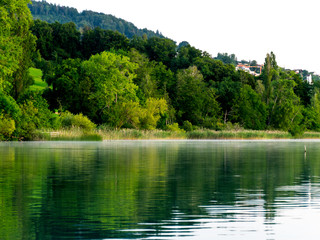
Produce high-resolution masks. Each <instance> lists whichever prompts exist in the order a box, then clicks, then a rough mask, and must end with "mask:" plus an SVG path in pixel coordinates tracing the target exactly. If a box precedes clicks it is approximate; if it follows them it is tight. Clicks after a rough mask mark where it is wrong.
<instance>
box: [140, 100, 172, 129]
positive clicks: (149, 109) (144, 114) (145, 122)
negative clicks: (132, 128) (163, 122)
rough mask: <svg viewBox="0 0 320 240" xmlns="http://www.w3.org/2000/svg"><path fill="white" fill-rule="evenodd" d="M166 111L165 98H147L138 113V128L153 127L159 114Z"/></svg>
mask: <svg viewBox="0 0 320 240" xmlns="http://www.w3.org/2000/svg"><path fill="white" fill-rule="evenodd" d="M166 111H168V105H167V102H166V100H165V99H163V98H162V99H156V98H148V99H147V101H146V104H145V107H144V108H142V111H141V115H140V128H142V129H155V128H156V126H157V123H158V121H159V120H160V117H161V115H164V114H165V112H166Z"/></svg>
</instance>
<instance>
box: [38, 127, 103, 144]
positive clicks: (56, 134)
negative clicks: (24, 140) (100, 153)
mask: <svg viewBox="0 0 320 240" xmlns="http://www.w3.org/2000/svg"><path fill="white" fill-rule="evenodd" d="M33 140H35V141H102V140H103V137H102V136H101V135H100V134H99V133H97V132H96V131H83V130H82V129H79V128H71V129H62V130H59V131H52V130H42V131H37V132H36V133H35V134H34V139H33Z"/></svg>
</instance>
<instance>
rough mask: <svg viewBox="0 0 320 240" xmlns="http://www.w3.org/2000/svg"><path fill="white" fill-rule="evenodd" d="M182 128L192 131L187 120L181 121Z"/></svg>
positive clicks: (190, 124)
mask: <svg viewBox="0 0 320 240" xmlns="http://www.w3.org/2000/svg"><path fill="white" fill-rule="evenodd" d="M182 128H183V129H184V130H185V131H186V132H191V131H193V126H192V123H191V122H189V121H188V120H187V121H184V122H183V125H182Z"/></svg>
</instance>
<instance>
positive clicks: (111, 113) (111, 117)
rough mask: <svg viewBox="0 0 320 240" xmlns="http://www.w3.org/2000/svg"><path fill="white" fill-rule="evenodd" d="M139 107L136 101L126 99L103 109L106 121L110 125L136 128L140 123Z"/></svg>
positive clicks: (117, 127)
mask: <svg viewBox="0 0 320 240" xmlns="http://www.w3.org/2000/svg"><path fill="white" fill-rule="evenodd" d="M141 111H142V109H141V107H140V105H139V103H138V102H134V101H128V102H120V103H117V104H113V106H112V107H111V108H110V109H108V110H107V111H105V112H106V113H105V114H106V116H107V119H106V121H105V122H108V123H109V124H110V125H111V126H112V127H114V128H116V129H119V128H121V127H122V126H123V125H125V126H126V127H131V128H138V127H139V124H140V115H141Z"/></svg>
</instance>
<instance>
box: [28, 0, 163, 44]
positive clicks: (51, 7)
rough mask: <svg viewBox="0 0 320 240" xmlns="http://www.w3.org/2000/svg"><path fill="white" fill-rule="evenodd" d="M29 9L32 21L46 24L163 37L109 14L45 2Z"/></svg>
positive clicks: (130, 36) (126, 34) (34, 2)
mask: <svg viewBox="0 0 320 240" xmlns="http://www.w3.org/2000/svg"><path fill="white" fill-rule="evenodd" d="M29 9H30V11H31V14H32V16H33V18H34V19H40V20H42V21H46V22H48V23H54V22H56V21H57V22H59V23H68V22H73V23H74V24H75V25H76V26H77V28H78V29H85V28H91V29H93V28H96V27H100V28H101V29H105V30H112V31H118V32H119V33H121V34H124V35H125V36H127V37H128V38H132V37H134V36H139V37H142V36H143V35H145V36H146V37H163V36H162V34H160V33H159V32H156V33H155V32H153V31H150V30H148V29H138V28H137V27H136V26H135V25H133V24H132V23H130V22H127V21H125V20H123V19H120V18H116V17H114V16H112V15H110V14H104V13H97V12H93V11H83V12H80V13H79V12H78V10H77V9H75V8H71V7H65V6H59V5H56V4H50V3H47V2H45V1H41V2H38V1H32V4H29Z"/></svg>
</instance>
